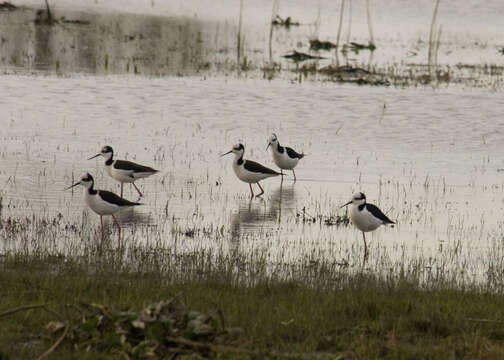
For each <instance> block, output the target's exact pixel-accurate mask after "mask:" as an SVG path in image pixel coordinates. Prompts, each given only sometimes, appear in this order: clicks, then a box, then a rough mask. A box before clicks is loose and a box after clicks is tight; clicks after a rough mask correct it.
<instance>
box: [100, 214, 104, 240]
mask: <svg viewBox="0 0 504 360" xmlns="http://www.w3.org/2000/svg"><path fill="white" fill-rule="evenodd" d="M100 224H101V241H102V244H103V239H104V238H105V231H104V230H103V217H102V216H101V215H100Z"/></svg>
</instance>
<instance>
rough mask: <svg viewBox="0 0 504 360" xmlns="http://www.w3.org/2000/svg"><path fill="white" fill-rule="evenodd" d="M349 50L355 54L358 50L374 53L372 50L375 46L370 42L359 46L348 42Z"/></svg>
mask: <svg viewBox="0 0 504 360" xmlns="http://www.w3.org/2000/svg"><path fill="white" fill-rule="evenodd" d="M350 49H352V50H353V51H355V52H358V51H360V50H370V51H374V50H376V46H375V44H374V43H372V42H370V43H369V44H359V43H356V42H350Z"/></svg>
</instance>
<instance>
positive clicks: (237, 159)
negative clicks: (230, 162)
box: [235, 153, 244, 165]
mask: <svg viewBox="0 0 504 360" xmlns="http://www.w3.org/2000/svg"><path fill="white" fill-rule="evenodd" d="M243 162H244V161H243V153H241V154H236V155H235V163H236V164H237V165H241V164H243Z"/></svg>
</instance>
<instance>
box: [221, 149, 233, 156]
mask: <svg viewBox="0 0 504 360" xmlns="http://www.w3.org/2000/svg"><path fill="white" fill-rule="evenodd" d="M232 152H233V150H229V151H228V152H227V153H225V154H222V155H221V156H220V157H223V156H225V155H227V154H231V153H232Z"/></svg>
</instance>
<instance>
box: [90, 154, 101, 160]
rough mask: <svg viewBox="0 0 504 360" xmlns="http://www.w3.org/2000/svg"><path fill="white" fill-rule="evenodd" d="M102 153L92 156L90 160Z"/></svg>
mask: <svg viewBox="0 0 504 360" xmlns="http://www.w3.org/2000/svg"><path fill="white" fill-rule="evenodd" d="M100 155H101V153H100V154H96V155H95V156H91V157H90V158H89V159H88V160H91V159H94V158H95V157H98V156H100Z"/></svg>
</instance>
